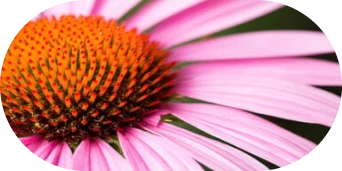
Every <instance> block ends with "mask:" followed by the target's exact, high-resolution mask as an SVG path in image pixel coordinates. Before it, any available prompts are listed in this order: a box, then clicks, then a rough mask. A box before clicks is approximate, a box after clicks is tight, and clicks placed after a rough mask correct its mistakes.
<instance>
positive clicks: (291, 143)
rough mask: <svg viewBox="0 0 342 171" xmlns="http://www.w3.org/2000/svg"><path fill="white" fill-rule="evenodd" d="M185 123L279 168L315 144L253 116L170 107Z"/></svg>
mask: <svg viewBox="0 0 342 171" xmlns="http://www.w3.org/2000/svg"><path fill="white" fill-rule="evenodd" d="M170 110H171V111H172V112H173V114H175V115H176V116H178V117H180V118H181V119H183V120H185V121H186V122H188V123H190V124H192V125H194V126H196V127H198V128H200V129H202V130H203V131H205V132H207V133H209V134H211V135H214V136H216V137H219V138H221V139H223V140H225V141H227V142H229V143H231V144H233V145H236V146H237V147H239V148H241V149H244V150H246V151H248V152H250V153H253V154H255V155H257V156H259V157H262V158H264V159H266V160H268V161H270V162H272V163H274V164H277V165H279V166H285V165H287V164H290V163H293V162H295V161H297V160H299V159H300V158H302V157H304V156H305V155H306V154H308V153H309V152H310V151H311V150H312V149H313V148H315V146H316V145H315V144H313V143H312V142H310V141H308V140H306V139H304V138H301V137H299V136H297V135H295V134H293V133H291V132H289V131H287V130H285V129H282V128H280V127H278V126H277V125H275V124H273V123H270V122H268V121H266V120H264V119H261V118H259V117H257V116H255V115H252V114H249V113H247V112H243V111H240V110H237V109H233V108H228V107H221V106H215V105H207V104H173V105H170Z"/></svg>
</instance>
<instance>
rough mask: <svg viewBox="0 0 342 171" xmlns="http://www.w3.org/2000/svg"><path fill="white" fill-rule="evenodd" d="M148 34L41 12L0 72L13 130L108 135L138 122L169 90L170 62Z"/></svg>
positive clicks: (67, 136)
mask: <svg viewBox="0 0 342 171" xmlns="http://www.w3.org/2000/svg"><path fill="white" fill-rule="evenodd" d="M167 56H168V52H167V51H165V50H163V49H162V48H161V47H160V46H159V45H158V44H157V43H156V42H151V41H149V38H148V35H144V34H138V33H137V32H136V30H134V29H133V30H127V29H126V28H125V26H124V25H120V24H118V23H117V22H116V21H114V20H105V19H103V18H101V17H94V16H88V17H85V16H80V17H75V16H62V17H60V18H54V17H52V18H42V19H38V20H36V21H30V22H29V23H27V24H26V25H25V26H24V27H23V28H22V29H21V31H20V32H19V33H18V34H17V36H16V37H15V39H14V40H13V42H12V43H11V45H10V47H9V49H8V51H7V54H6V57H5V60H4V63H3V67H2V72H1V82H0V92H1V99H2V104H3V107H4V110H5V114H6V117H7V119H8V121H9V123H10V125H11V127H12V128H13V130H15V132H16V134H17V135H18V136H29V135H36V134H39V135H41V136H43V137H45V138H46V139H48V140H62V141H67V142H75V141H80V140H82V139H84V138H87V137H103V138H108V137H111V136H113V135H115V134H116V131H118V130H124V129H125V128H126V127H136V126H138V122H141V121H142V120H143V119H144V117H146V116H147V115H150V114H151V113H153V111H156V110H158V108H160V106H161V105H162V104H163V102H165V101H167V100H169V99H170V98H171V97H172V96H173V91H172V88H173V83H174V79H175V77H176V75H175V74H173V73H171V69H172V67H173V66H174V65H175V63H167V62H166V58H167Z"/></svg>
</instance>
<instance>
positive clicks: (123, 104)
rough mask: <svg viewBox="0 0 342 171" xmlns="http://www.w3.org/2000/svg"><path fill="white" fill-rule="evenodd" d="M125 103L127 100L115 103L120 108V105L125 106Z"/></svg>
mask: <svg viewBox="0 0 342 171" xmlns="http://www.w3.org/2000/svg"><path fill="white" fill-rule="evenodd" d="M126 104H127V101H122V102H120V103H119V104H118V105H117V107H118V108H121V107H123V106H125V105H126Z"/></svg>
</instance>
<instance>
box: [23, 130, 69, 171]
mask: <svg viewBox="0 0 342 171" xmlns="http://www.w3.org/2000/svg"><path fill="white" fill-rule="evenodd" d="M20 141H21V142H22V143H23V144H24V145H25V146H26V147H27V148H28V149H29V150H30V151H31V152H32V153H34V154H35V155H37V156H38V157H40V158H41V159H43V160H45V161H47V162H49V163H51V164H53V165H56V166H59V167H63V168H66V169H71V158H72V152H71V150H70V148H69V146H68V145H67V144H66V143H65V142H64V143H61V142H58V141H51V142H48V141H47V140H44V139H43V138H41V137H39V136H32V137H26V138H20Z"/></svg>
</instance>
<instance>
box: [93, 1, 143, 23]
mask: <svg viewBox="0 0 342 171" xmlns="http://www.w3.org/2000/svg"><path fill="white" fill-rule="evenodd" d="M139 2H140V1H139V0H97V1H96V4H95V6H94V9H93V14H94V15H99V16H103V17H104V18H106V19H119V18H120V17H122V16H123V15H124V14H126V13H127V12H128V11H129V10H130V9H132V8H133V7H134V6H136V5H137V4H138V3H139Z"/></svg>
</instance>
